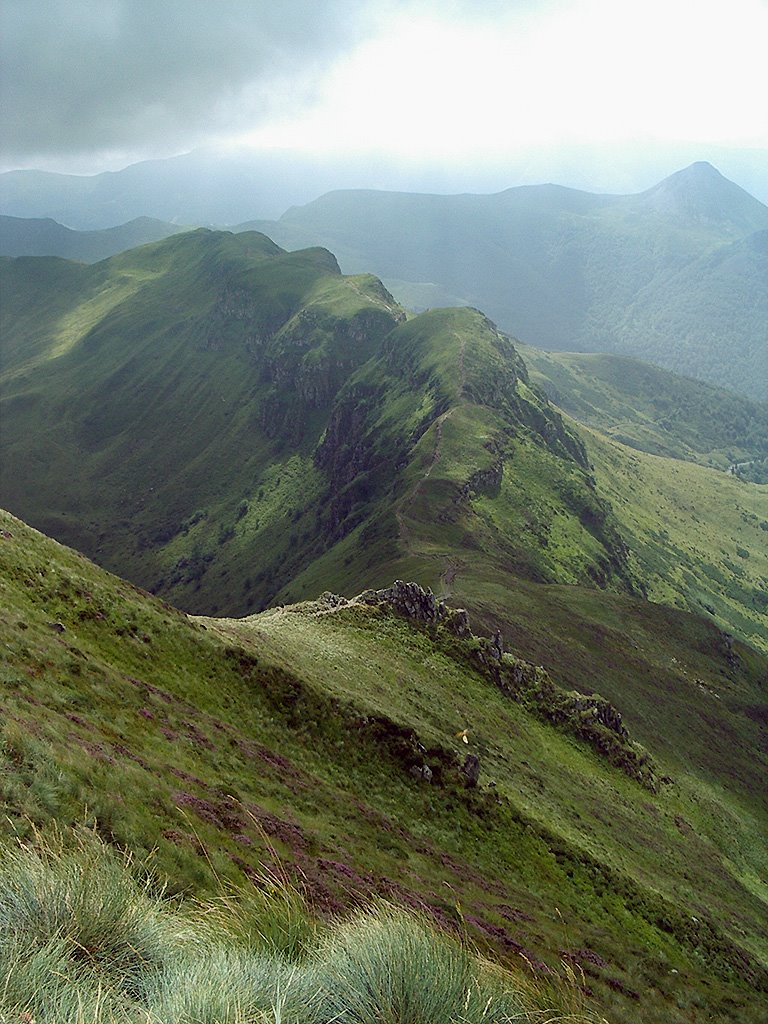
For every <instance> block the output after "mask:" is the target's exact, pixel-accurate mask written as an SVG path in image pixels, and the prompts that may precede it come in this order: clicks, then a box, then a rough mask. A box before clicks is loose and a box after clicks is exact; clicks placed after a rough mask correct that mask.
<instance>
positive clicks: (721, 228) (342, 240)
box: [252, 163, 768, 400]
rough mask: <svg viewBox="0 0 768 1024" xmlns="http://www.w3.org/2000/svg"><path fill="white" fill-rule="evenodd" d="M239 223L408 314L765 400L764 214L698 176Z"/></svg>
mask: <svg viewBox="0 0 768 1024" xmlns="http://www.w3.org/2000/svg"><path fill="white" fill-rule="evenodd" d="M252 226H254V227H258V228H259V230H264V231H266V232H267V233H268V234H269V235H270V237H273V238H275V239H276V240H277V241H278V242H279V243H280V244H281V245H287V246H290V247H293V246H296V245H308V244H313V245H318V244H320V245H326V246H328V247H329V248H331V249H332V250H333V251H334V252H335V253H336V254H337V255H338V258H339V260H340V263H341V266H342V267H343V268H344V269H345V270H346V271H354V270H358V269H361V268H363V267H364V268H366V269H368V270H371V271H372V272H374V273H376V274H378V275H379V276H380V277H382V278H383V279H384V280H385V282H386V283H387V285H388V287H390V288H391V289H392V291H393V293H394V294H395V295H397V296H398V297H400V298H401V299H402V301H404V302H406V303H407V304H409V305H411V306H412V307H414V308H419V307H422V308H423V307H424V306H429V305H434V304H435V302H436V301H437V302H438V303H439V304H441V305H445V304H458V305H461V304H466V303H468V304H471V305H476V306H478V307H480V308H481V309H483V310H485V311H486V312H487V313H488V315H489V316H491V317H492V318H493V319H494V320H495V321H496V322H497V323H498V324H499V325H500V326H501V327H502V328H504V329H505V330H508V331H511V332H512V333H513V334H515V335H516V336H517V337H520V338H523V339H524V340H525V341H526V342H528V343H530V344H534V345H539V346H542V347H544V348H549V349H561V348H567V349H573V348H575V349H580V350H586V351H589V350H592V351H616V352H623V353H625V354H630V355H635V356H639V357H641V358H645V359H649V360H650V361H652V362H656V363H658V364H659V365H662V366H665V367H667V368H669V369H672V370H675V371H677V372H679V373H685V374H687V375H689V376H695V377H699V378H701V379H705V380H710V381H712V382H713V383H716V384H721V385H724V386H727V387H731V388H734V389H736V390H740V391H742V392H743V393H745V394H748V395H750V396H751V397H752V398H755V399H759V400H765V399H766V397H767V393H766V390H765V389H766V387H767V386H768V385H767V384H766V381H768V364H767V363H766V359H768V355H767V354H766V352H767V351H768V345H766V341H767V340H768V339H766V334H765V324H766V309H768V271H767V270H766V255H765V246H764V244H763V236H762V232H764V231H765V230H766V229H767V228H768V207H766V206H764V205H763V204H762V203H760V202H759V201H758V200H756V199H754V198H753V197H752V196H750V195H749V194H748V193H746V192H744V190H743V189H741V188H739V187H738V186H737V185H735V184H733V183H732V182H730V181H728V180H727V179H725V178H724V177H723V176H722V175H721V174H719V173H718V172H717V171H716V170H715V169H714V168H713V167H712V166H711V165H709V164H705V163H700V164H693V165H692V166H691V167H689V168H687V169H685V170H683V171H680V172H678V173H677V174H674V175H672V176H671V177H670V178H668V179H666V180H665V181H663V182H661V183H660V184H659V185H657V186H655V187H654V188H652V189H650V190H648V191H647V192H643V193H641V194H639V195H630V196H605V195H592V194H590V193H586V192H578V191H576V190H573V189H565V188H560V187H558V186H554V185H541V186H527V187H522V188H514V189H509V190H508V191H506V192H501V193H499V194H497V195H491V196H480V195H461V196H436V195H415V194H409V193H393V192H333V193H330V194H328V195H326V196H323V197H321V198H320V199H318V200H315V201H314V202H312V203H309V204H308V205H307V206H304V207H298V208H294V209H292V210H289V211H288V212H287V213H285V214H284V215H283V217H282V218H281V219H280V220H279V221H276V222H259V223H255V224H254V225H252ZM756 233H757V234H756ZM750 235H751V236H754V237H752V238H751V239H749V238H748V236H750ZM692 284H693V285H694V286H693V287H692V288H691V287H690V286H691V285H692ZM713 296H716V300H715V298H714V297H713Z"/></svg>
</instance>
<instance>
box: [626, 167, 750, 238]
mask: <svg viewBox="0 0 768 1024" xmlns="http://www.w3.org/2000/svg"><path fill="white" fill-rule="evenodd" d="M641 198H643V199H644V200H646V202H647V203H648V204H649V205H650V206H652V208H654V209H655V210H656V211H657V212H658V213H661V214H664V215H666V216H676V217H685V218H686V219H694V220H698V221H701V222H709V223H717V224H720V225H723V226H726V227H727V228H730V229H731V230H734V231H737V232H739V233H749V232H752V231H758V230H760V228H763V227H765V226H767V225H768V207H766V206H764V205H763V203H761V202H760V201H759V200H758V199H755V197H754V196H751V195H750V194H749V193H748V192H745V191H744V189H743V188H741V187H740V186H739V185H736V184H735V183H734V182H732V181H730V180H729V179H728V178H726V177H724V176H723V175H722V174H721V173H720V171H718V170H717V168H716V167H713V166H712V164H710V163H708V162H707V161H706V160H699V161H697V162H696V163H693V164H691V165H690V166H688V167H684V168H683V169H682V170H681V171H677V172H676V173H675V174H671V175H670V176H669V177H668V178H664V180H663V181H661V182H659V184H658V185H654V186H653V188H650V189H648V190H647V191H646V192H642V193H641Z"/></svg>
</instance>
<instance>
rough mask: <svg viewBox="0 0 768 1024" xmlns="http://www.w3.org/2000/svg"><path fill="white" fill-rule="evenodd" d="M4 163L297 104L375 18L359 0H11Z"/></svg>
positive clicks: (180, 135) (156, 141) (129, 141)
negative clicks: (324, 70) (316, 1)
mask: <svg viewBox="0 0 768 1024" xmlns="http://www.w3.org/2000/svg"><path fill="white" fill-rule="evenodd" d="M3 8H4V10H3V14H2V29H3V31H2V54H1V56H2V80H1V86H2V97H3V114H2V124H1V125H0V127H1V128H2V136H3V143H2V146H3V150H2V158H3V162H4V163H6V164H8V163H10V162H13V161H14V159H20V158H25V157H34V156H40V157H47V156H51V155H58V154H72V153H77V152H84V153H86V152H106V151H109V150H121V151H129V150H131V149H135V150H141V149H144V148H152V147H156V146H161V147H163V148H165V149H166V150H168V149H172V148H173V147H174V146H177V147H182V148H183V147H186V148H189V147H190V146H191V145H194V144H196V143H199V142H200V141H203V140H206V139H208V138H209V137H210V136H217V135H220V134H223V133H232V132H237V131H243V130H246V129H248V128H250V127H253V126H255V125H258V124H259V123H261V122H262V121H264V120H265V119H267V118H270V117H275V116H276V115H282V114H287V113H291V112H292V111H295V110H296V109H298V108H300V107H301V106H302V105H303V104H304V103H306V102H308V101H309V100H310V99H311V96H312V92H313V88H314V83H315V81H316V79H317V76H318V75H319V74H320V73H321V72H322V71H323V69H324V68H326V67H327V66H328V65H329V64H330V63H331V62H332V61H333V60H335V59H336V58H337V57H338V55H339V54H340V53H342V52H344V50H345V48H347V47H349V46H351V45H352V44H353V43H354V42H355V41H356V40H358V39H359V38H361V37H362V36H363V34H364V33H365V32H366V30H367V29H368V28H369V24H370V23H369V10H370V5H368V4H366V3H360V2H354V0H323V2H322V3H317V4H310V3H307V2H306V0H280V2H279V3H276V2H274V0H272V2H264V0H3Z"/></svg>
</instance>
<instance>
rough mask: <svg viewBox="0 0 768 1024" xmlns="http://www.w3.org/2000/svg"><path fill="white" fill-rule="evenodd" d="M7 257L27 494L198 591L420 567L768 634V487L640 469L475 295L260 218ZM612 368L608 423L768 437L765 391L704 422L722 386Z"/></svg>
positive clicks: (470, 585)
mask: <svg viewBox="0 0 768 1024" xmlns="http://www.w3.org/2000/svg"><path fill="white" fill-rule="evenodd" d="M3 269H4V274H5V277H4V282H5V283H4V291H5V293H6V294H7V295H8V301H7V302H6V303H4V308H3V317H4V321H3V337H4V349H5V351H4V360H5V366H6V369H5V371H4V374H3V380H2V399H3V405H2V415H3V423H4V429H3V432H2V441H1V443H2V470H3V496H4V500H5V502H6V504H7V505H8V506H9V507H10V508H11V509H13V511H14V512H16V513H18V514H20V515H23V516H24V517H26V518H27V519H28V520H29V521H30V522H32V523H33V524H34V525H35V526H37V527H40V528H42V529H44V530H46V531H48V532H50V533H52V534H54V535H55V536H57V537H58V538H59V539H61V540H63V541H66V542H69V543H72V544H74V545H75V546H77V547H78V548H79V549H80V550H83V551H85V552H86V553H87V554H89V555H91V556H92V557H94V558H97V559H98V560H99V562H100V563H101V564H103V565H105V566H106V567H108V568H110V569H112V570H114V571H118V572H120V573H122V574H124V575H125V576H127V577H128V578H130V579H131V580H133V581H134V582H136V583H139V584H141V585H142V586H145V587H148V588H149V589H151V590H153V591H154V592H157V593H159V594H161V595H163V596H164V597H166V598H168V599H171V600H173V601H174V602H175V603H177V604H179V605H181V606H182V607H184V608H186V609H188V610H191V611H197V612H201V613H219V614H222V613H228V614H244V613H246V612H248V611H253V610H258V609H260V608H263V607H265V606H267V605H268V604H270V603H274V602H275V601H296V600H301V599H305V598H314V597H316V596H317V595H318V594H320V593H322V591H323V590H326V589H332V590H334V591H337V592H340V593H345V594H347V595H352V594H354V593H356V592H357V591H358V590H359V589H360V587H361V585H363V584H365V585H372V586H378V587H381V586H385V585H387V584H388V583H389V582H391V580H392V579H394V578H414V579H418V580H420V581H422V582H423V583H425V584H429V585H431V586H432V587H433V588H434V589H435V591H436V592H440V593H445V594H449V593H452V594H454V595H456V597H457V599H459V600H460V601H461V602H462V603H463V604H466V605H467V607H468V608H470V610H471V611H472V612H473V613H475V614H479V615H480V616H481V621H482V622H483V624H484V625H485V626H488V627H489V628H490V626H491V625H492V624H495V625H500V626H502V627H503V628H504V630H506V625H507V623H509V622H511V621H512V620H513V618H514V615H513V613H512V611H511V608H512V605H513V603H514V598H509V597H504V599H503V600H502V599H500V598H497V597H496V596H494V595H496V594H498V595H501V594H514V593H516V592H517V591H518V590H519V584H520V582H521V581H522V582H532V583H537V584H545V585H562V584H569V585H576V586H580V587H584V586H586V587H595V586H597V587H598V588H602V589H608V590H610V591H612V592H614V593H617V594H618V593H626V594H634V595H641V594H645V593H648V594H650V595H651V596H653V597H654V599H658V600H663V601H664V602H666V603H669V604H672V605H675V604H677V605H679V606H681V607H684V608H689V609H692V610H696V611H698V612H700V613H703V614H707V615H713V616H714V617H715V621H716V622H717V623H718V624H719V625H720V626H721V627H722V628H723V629H726V630H728V631H730V632H733V633H735V634H736V635H739V636H741V637H742V638H749V639H750V642H751V643H753V644H754V645H756V646H758V647H762V648H763V649H765V648H766V645H768V610H767V609H766V608H765V606H764V602H762V599H761V594H762V593H763V592H764V591H765V586H764V579H765V578H766V566H765V543H764V531H763V530H762V527H761V523H763V522H766V521H768V507H766V491H765V488H762V487H756V486H752V485H750V486H747V485H742V484H741V483H740V482H739V481H736V480H733V479H728V478H727V477H726V475H725V474H722V473H715V472H707V471H705V470H704V469H703V468H701V467H696V466H691V467H687V468H683V469H681V468H680V466H679V465H678V463H677V462H675V461H672V460H666V461H658V460H657V461H653V462H650V461H647V460H646V461H645V462H642V465H643V466H645V467H648V468H646V469H644V470H643V472H644V473H645V480H646V484H645V485H644V486H642V487H638V486H637V485H636V481H635V479H634V474H635V473H636V469H635V467H636V466H639V465H640V464H641V463H640V462H639V461H638V458H637V457H636V455H635V454H634V453H633V452H631V451H630V450H628V449H626V448H624V447H614V448H607V447H605V446H602V447H601V446H600V445H599V444H598V442H597V441H594V442H593V441H591V440H588V445H589V446H591V447H590V450H589V451H588V450H587V448H586V447H585V442H584V440H583V439H581V438H580V437H579V430H580V428H579V427H578V426H577V425H576V424H571V425H570V426H567V425H566V424H565V423H564V421H563V419H562V418H561V416H560V414H559V413H558V411H557V410H556V409H555V408H554V407H553V406H551V405H550V404H549V403H548V402H547V400H546V399H545V398H544V396H543V393H542V392H541V391H539V390H538V389H537V388H535V387H534V386H533V385H532V383H531V380H530V379H529V377H528V371H527V369H526V366H525V364H524V362H523V361H522V359H521V358H520V356H519V354H518V352H517V351H516V349H515V347H514V345H513V344H512V343H511V342H510V341H509V340H508V339H507V338H505V337H504V336H503V335H501V334H500V333H499V332H498V331H497V330H496V328H495V327H494V325H493V324H492V323H491V322H490V321H489V320H487V318H486V317H484V316H483V315H482V314H481V313H479V312H477V311H475V310H471V309H452V310H434V311H431V312H428V313H424V314H421V315H419V316H417V317H413V318H411V319H410V320H408V321H405V318H404V314H403V313H402V311H401V310H400V309H399V307H397V305H396V304H395V303H394V302H393V300H392V299H391V297H390V296H389V295H388V293H387V292H386V291H385V290H384V289H383V288H382V286H381V285H380V283H379V282H377V281H376V280H375V279H374V278H371V277H358V278H345V277H342V276H341V275H340V274H339V272H338V269H337V267H336V265H335V262H334V260H333V257H332V256H331V255H330V254H329V253H327V252H325V251H324V250H308V251H300V252H297V253H284V252H283V251H282V250H280V249H278V248H277V247H276V246H275V245H274V244H273V243H271V242H270V241H269V240H268V239H266V238H265V237H264V236H261V235H255V234H254V235H246V234H242V235H231V234H227V233H221V232H220V233H216V232H206V231H199V232H192V233H189V234H185V235H177V236H174V237H173V238H171V239H167V240H165V241H163V242H160V243H156V244H155V245H151V246H148V247H144V248H141V249H137V250H133V251H131V252H129V253H125V254H122V255H120V256H116V257H113V258H112V259H110V260H107V261H104V262H103V263H100V264H98V265H95V266H91V267H86V266H83V265H78V264H72V263H68V262H66V261H62V260H55V259H19V260H12V261H7V262H6V264H5V265H4V268H3ZM538 358H539V359H540V363H539V365H542V364H541V360H543V359H545V358H546V357H543V356H542V357H538ZM556 358H559V357H549V363H548V366H549V367H550V370H549V371H548V372H550V373H554V370H553V369H552V367H553V366H554V364H555V362H556ZM534 362H535V360H534ZM566 362H567V359H566V357H562V359H561V361H560V363H558V366H564V365H566ZM598 363H599V360H598ZM571 365H573V362H572V363H571ZM600 365H601V366H603V367H604V369H603V370H602V371H601V373H602V378H601V379H602V381H603V383H602V384H599V383H594V382H593V383H590V384H589V386H588V387H587V385H585V384H584V383H583V380H584V378H583V374H582V376H581V377H580V378H579V379H580V380H581V381H582V383H581V385H579V386H580V387H581V391H580V392H579V394H580V395H583V396H585V397H579V398H578V399H577V400H573V401H571V403H570V405H569V404H568V402H564V403H563V404H564V406H565V407H566V408H574V409H575V411H576V413H577V415H578V414H579V409H581V408H582V407H583V409H586V411H587V414H585V415H584V417H583V418H585V419H586V420H587V422H592V423H597V425H599V426H600V427H601V428H602V429H606V428H607V427H608V425H609V421H610V420H611V419H612V417H614V415H615V414H616V412H617V411H618V408H619V406H620V405H621V404H622V403H623V404H624V406H625V418H626V419H627V420H632V422H633V423H634V424H635V426H638V427H639V428H640V427H641V428H642V429H638V430H635V428H634V427H632V430H635V434H636V435H637V437H639V438H640V439H641V442H640V443H646V442H648V441H649V439H651V440H652V439H654V438H657V439H659V443H660V444H661V443H663V445H664V446H665V449H664V450H671V451H672V452H673V453H674V454H683V455H685V454H689V455H690V453H693V447H692V446H693V445H694V444H695V445H697V446H698V448H699V449H701V450H700V451H698V452H696V453H693V454H694V455H695V457H697V458H701V459H702V460H704V461H710V460H718V461H720V462H721V463H722V460H723V458H724V457H726V458H729V457H733V456H735V457H736V459H737V460H739V461H745V460H744V459H743V458H742V456H746V458H750V456H751V455H752V454H755V455H757V454H759V452H760V451H761V450H762V448H761V445H763V444H764V441H763V435H764V417H763V418H761V415H762V414H761V410H760V407H759V406H756V405H754V404H753V405H749V403H744V404H743V406H739V404H738V401H739V400H738V399H736V398H735V397H729V396H727V395H724V394H723V393H721V392H716V391H715V390H714V389H709V390H707V389H706V388H704V389H703V391H706V394H707V404H706V408H707V409H708V410H713V409H715V408H717V409H718V410H719V411H720V414H719V415H718V416H711V417H710V418H711V424H710V425H709V426H708V427H707V429H706V431H702V430H700V429H699V424H700V421H701V419H702V418H703V413H702V412H701V411H700V410H699V411H691V410H692V409H694V410H695V408H696V405H697V403H700V402H701V395H702V394H703V391H702V387H701V386H697V385H689V384H686V383H684V382H683V383H680V382H678V381H676V380H675V379H674V378H671V377H666V376H664V375H662V374H657V375H656V376H655V377H653V376H652V377H651V379H650V381H646V382H643V381H642V372H643V371H640V370H638V371H637V372H636V373H635V375H634V378H633V377H632V375H631V374H629V373H626V374H624V378H625V379H624V383H623V384H622V389H623V390H621V389H619V390H617V385H616V383H615V376H616V375H617V374H620V373H621V372H623V371H620V370H615V371H610V372H609V370H608V369H605V367H609V368H610V367H611V366H613V365H614V364H612V363H611V362H610V360H607V359H606V360H603V362H602V363H600ZM621 365H623V364H621ZM558 372H559V373H560V375H559V377H558V378H557V380H558V383H559V387H560V390H562V391H563V392H564V393H565V392H568V393H569V394H575V393H576V392H577V391H578V387H577V386H576V385H575V383H574V381H576V377H577V375H576V371H575V370H574V371H573V372H571V373H570V376H564V371H563V372H560V371H558ZM611 372H613V374H614V377H613V378H611V376H610V373H611ZM539 379H543V378H541V377H540V378H539ZM612 379H613V380H614V383H611V380H612ZM633 379H634V380H635V382H636V383H635V384H634V385H632V384H631V383H630V382H631V381H632V380H633ZM611 389H613V390H611ZM629 392H632V393H633V394H634V397H633V398H631V399H630V398H629V397H628V398H626V399H625V397H624V396H625V395H628V393H629ZM713 396H714V397H713ZM632 402H634V405H632ZM579 403H581V404H579ZM665 403H666V404H665ZM718 403H719V404H718ZM667 407H671V408H673V409H676V410H677V412H676V413H673V412H667V415H666V417H665V416H664V410H665V408H667ZM630 408H631V409H632V411H631V412H630ZM702 408H703V406H702ZM589 410H592V411H591V412H590V411H589ZM614 426H616V424H615V422H614ZM618 426H619V427H621V423H619V424H618ZM612 432H613V433H614V436H617V435H618V436H619V437H623V436H624V431H623V429H622V430H616V429H615V430H614V431H612ZM586 437H587V435H585V438H586ZM697 437H698V438H700V439H699V440H696V438H697ZM646 446H649V447H652V446H651V445H649V444H646ZM593 448H594V451H593V450H592V449H593ZM595 467H597V469H596V468H595ZM650 467H652V468H650ZM597 470H599V471H597ZM681 474H682V475H681ZM688 492H689V493H688ZM691 495H696V499H695V502H694V501H693V500H692V498H691ZM667 520H671V524H670V523H668V522H667ZM724 524H727V535H725V536H723V525H724ZM670 537H671V538H672V539H671V540H670V539H669V538H670ZM534 592H535V593H536V594H538V593H542V594H543V591H541V592H540V591H538V590H534ZM573 593H574V595H576V594H578V593H581V591H577V590H574V592H573ZM536 601H538V598H536ZM573 603H574V604H575V605H578V603H579V601H578V598H577V597H574V601H573ZM515 614H516V613H515ZM573 614H575V615H577V616H578V615H579V614H580V613H579V612H578V611H577V610H574V612H573Z"/></svg>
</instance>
